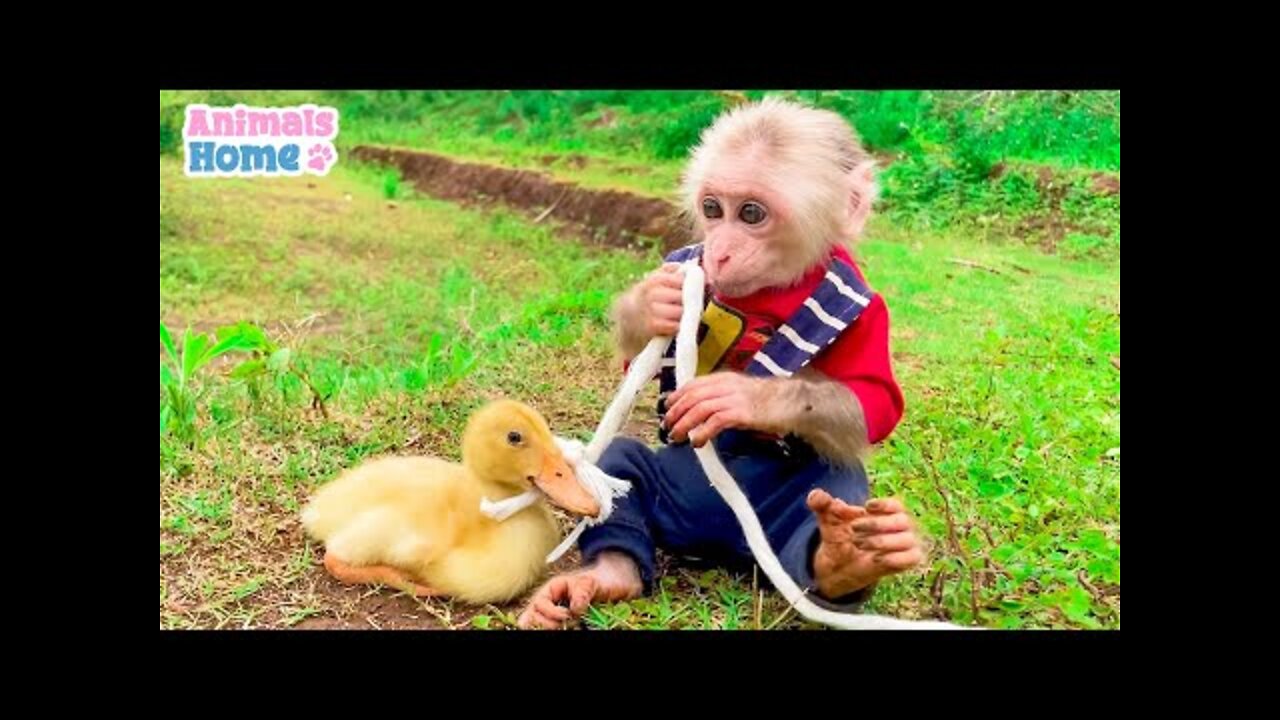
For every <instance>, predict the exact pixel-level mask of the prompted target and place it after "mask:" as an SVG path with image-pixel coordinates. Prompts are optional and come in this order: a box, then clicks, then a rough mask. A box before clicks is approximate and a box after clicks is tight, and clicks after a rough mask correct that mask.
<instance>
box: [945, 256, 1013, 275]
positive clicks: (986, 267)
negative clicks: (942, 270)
mask: <svg viewBox="0 0 1280 720" xmlns="http://www.w3.org/2000/svg"><path fill="white" fill-rule="evenodd" d="M947 262H949V263H955V264H956V265H963V266H964V267H970V268H976V269H978V270H986V271H987V272H989V273H993V274H995V275H1004V273H1003V272H1002V271H1000V270H997V269H995V268H993V267H991V266H990V265H983V264H982V263H978V262H974V261H972V260H965V259H963V258H947Z"/></svg>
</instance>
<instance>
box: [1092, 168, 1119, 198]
mask: <svg viewBox="0 0 1280 720" xmlns="http://www.w3.org/2000/svg"><path fill="white" fill-rule="evenodd" d="M1089 187H1090V189H1091V190H1093V191H1094V192H1095V193H1097V194H1099V195H1119V194H1120V176H1119V175H1108V174H1107V173H1097V174H1095V175H1094V176H1093V180H1092V182H1091V183H1090V185H1089Z"/></svg>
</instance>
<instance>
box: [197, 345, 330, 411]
mask: <svg viewBox="0 0 1280 720" xmlns="http://www.w3.org/2000/svg"><path fill="white" fill-rule="evenodd" d="M218 333H219V335H220V336H222V335H225V336H226V337H227V338H238V339H239V340H240V342H241V343H242V344H243V347H244V348H245V349H247V350H248V351H249V352H251V353H253V358H252V359H249V360H246V361H244V362H243V363H240V364H239V365H237V366H236V367H235V369H234V370H232V371H231V377H232V378H234V379H236V380H243V381H245V382H246V384H247V385H248V387H249V393H250V395H251V396H252V397H253V398H254V399H255V400H256V399H257V398H258V397H259V396H260V395H261V382H260V381H261V380H262V379H266V378H270V379H272V380H275V381H276V384H277V385H279V381H280V380H281V379H283V378H285V377H288V376H293V377H295V378H297V379H298V380H299V381H301V382H302V384H303V385H305V386H306V387H307V389H308V390H309V391H310V392H311V407H312V409H315V410H319V411H320V414H321V415H322V416H324V417H325V418H328V417H329V410H328V408H327V407H326V406H325V399H326V396H325V394H324V393H322V392H320V390H319V389H318V388H317V387H316V386H315V384H314V383H313V382H312V380H311V376H310V374H309V373H308V372H307V371H306V370H305V369H304V368H303V367H302V366H301V365H300V364H299V363H298V360H297V355H296V353H295V352H294V351H293V350H292V349H290V348H287V347H280V346H279V345H277V344H276V343H275V342H274V341H272V340H271V338H269V337H267V334H266V333H265V332H264V331H263V330H262V328H260V327H258V326H256V325H254V324H252V323H246V322H242V323H239V324H237V325H231V326H227V327H224V328H222V329H220V330H219V331H218Z"/></svg>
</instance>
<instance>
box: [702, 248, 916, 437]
mask: <svg viewBox="0 0 1280 720" xmlns="http://www.w3.org/2000/svg"><path fill="white" fill-rule="evenodd" d="M834 253H835V254H836V255H837V256H838V257H840V258H841V259H843V260H844V261H845V262H847V263H849V265H851V266H853V268H854V271H855V272H856V273H858V277H859V278H860V279H862V280H863V282H864V283H866V278H865V277H864V276H863V274H862V271H861V270H860V269H859V268H858V267H857V264H856V263H854V261H853V258H852V257H851V256H850V255H849V252H848V251H847V250H846V249H845V248H844V247H840V246H837V247H836V249H835V250H834ZM825 275H826V267H825V264H823V265H819V266H816V267H814V268H813V269H812V270H811V271H809V272H808V273H807V274H806V275H805V277H804V279H803V280H802V281H801V282H799V283H798V284H796V285H795V286H794V287H791V288H787V289H784V290H776V289H766V290H761V291H759V292H756V293H754V294H752V295H748V296H747V297H742V298H725V297H722V296H720V295H719V294H718V293H717V294H716V295H715V301H716V304H718V305H720V306H721V309H727V310H729V311H730V313H728V315H721V316H720V317H721V319H720V320H717V319H715V318H713V317H712V315H711V313H710V312H708V313H704V316H703V320H704V322H710V323H716V322H722V323H723V322H729V323H744V324H745V328H742V329H741V330H738V329H729V330H728V331H727V332H728V333H729V335H730V336H738V335H740V337H738V340H737V342H736V343H735V344H734V345H733V346H732V347H731V348H729V349H728V350H727V351H725V352H723V354H722V355H721V357H720V358H719V360H718V364H717V365H716V367H717V368H720V369H723V368H730V369H733V370H738V371H742V370H743V369H745V368H746V367H747V365H748V364H749V363H750V362H751V358H752V357H753V356H754V355H755V353H756V351H757V350H759V349H760V348H761V347H762V346H763V345H764V343H765V342H767V341H768V339H769V338H770V337H771V336H772V335H773V333H774V332H775V331H776V330H777V328H778V326H779V325H782V324H783V323H784V322H786V321H787V319H788V318H789V317H791V315H792V313H794V312H795V311H796V310H797V309H798V308H799V307H800V305H801V303H803V302H804V301H805V299H806V298H808V297H809V296H810V295H811V294H812V293H813V291H814V289H815V288H816V287H817V286H818V284H819V283H821V282H822V279H823V277H824V276H825ZM729 316H736V318H735V317H729ZM711 335H714V333H708V335H707V336H708V337H710V336H711ZM706 343H707V340H706V339H705V338H704V340H703V344H704V345H706ZM812 366H813V368H814V369H815V370H818V371H820V372H822V373H823V374H824V375H826V376H827V377H830V378H831V379H833V380H835V381H837V382H839V383H841V384H843V385H844V386H845V387H847V388H849V390H850V391H851V392H852V393H853V394H854V395H855V396H856V397H857V398H858V402H859V403H860V404H861V405H862V412H863V415H864V416H865V418H866V423H867V440H868V441H869V442H871V443H878V442H880V441H882V440H884V439H885V438H887V437H888V436H889V434H890V433H891V432H893V429H894V428H895V427H897V425H898V422H899V421H900V420H901V419H902V413H903V407H904V401H903V397H902V389H901V388H900V387H899V385H898V381H897V379H896V378H895V377H894V375H893V367H892V362H891V357H890V353H889V309H888V307H887V306H886V305H885V302H884V298H882V297H881V296H880V295H879V294H876V295H875V297H874V298H873V299H872V301H871V304H870V305H868V306H867V307H866V309H865V310H863V312H862V314H861V315H860V316H859V317H858V319H857V321H855V322H854V323H853V324H852V325H850V326H849V327H848V328H847V329H846V330H845V331H844V332H842V333H841V334H840V336H839V337H838V338H837V340H836V341H835V343H834V344H832V345H830V346H829V347H827V348H826V349H825V350H823V351H822V352H821V353H819V354H818V355H817V356H816V357H815V358H814V359H813V363H812Z"/></svg>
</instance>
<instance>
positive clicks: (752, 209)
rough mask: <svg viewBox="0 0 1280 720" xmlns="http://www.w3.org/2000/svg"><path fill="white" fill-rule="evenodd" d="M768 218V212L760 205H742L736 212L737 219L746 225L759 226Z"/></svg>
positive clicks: (751, 203)
mask: <svg viewBox="0 0 1280 720" xmlns="http://www.w3.org/2000/svg"><path fill="white" fill-rule="evenodd" d="M768 216H769V213H768V211H766V210H765V209H764V206H763V205H761V204H760V203H756V202H749V203H744V204H743V205H742V209H741V210H739V211H738V218H739V219H740V220H742V222H744V223H746V224H748V225H759V224H760V223H762V222H764V219H765V218H766V217H768Z"/></svg>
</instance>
